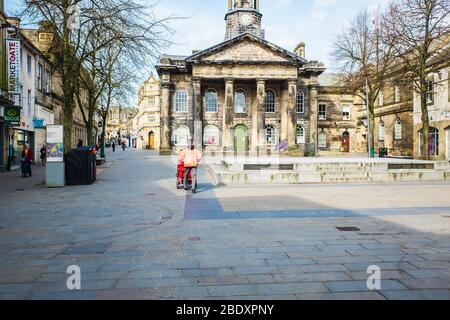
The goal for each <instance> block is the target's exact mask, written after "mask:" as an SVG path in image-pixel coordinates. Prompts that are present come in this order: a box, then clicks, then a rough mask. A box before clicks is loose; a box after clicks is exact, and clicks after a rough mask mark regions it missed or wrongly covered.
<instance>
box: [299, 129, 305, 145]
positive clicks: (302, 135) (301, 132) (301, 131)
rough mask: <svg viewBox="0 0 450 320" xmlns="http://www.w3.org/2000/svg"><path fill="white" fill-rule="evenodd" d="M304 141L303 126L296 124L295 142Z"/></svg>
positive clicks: (300, 142)
mask: <svg viewBox="0 0 450 320" xmlns="http://www.w3.org/2000/svg"><path fill="white" fill-rule="evenodd" d="M304 143H305V128H303V126H302V125H298V126H297V144H304Z"/></svg>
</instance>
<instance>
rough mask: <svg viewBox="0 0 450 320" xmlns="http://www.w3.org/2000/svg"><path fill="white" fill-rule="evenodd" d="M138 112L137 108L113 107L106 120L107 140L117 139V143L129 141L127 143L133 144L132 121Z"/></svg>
mask: <svg viewBox="0 0 450 320" xmlns="http://www.w3.org/2000/svg"><path fill="white" fill-rule="evenodd" d="M136 113H137V109H136V108H124V107H121V106H114V107H112V108H111V110H110V112H109V114H108V119H107V121H106V129H105V134H106V135H105V136H106V141H115V142H116V143H120V142H122V141H127V144H128V145H129V146H131V141H132V139H133V137H132V136H131V131H130V129H131V124H130V123H131V121H132V119H133V118H134V116H135V115H136Z"/></svg>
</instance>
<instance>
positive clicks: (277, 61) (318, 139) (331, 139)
mask: <svg viewBox="0 0 450 320" xmlns="http://www.w3.org/2000/svg"><path fill="white" fill-rule="evenodd" d="M225 21H226V35H225V40H224V42H222V43H219V44H217V45H214V46H212V47H210V48H208V49H205V50H202V51H198V52H194V53H193V54H192V55H191V56H173V55H163V56H162V57H161V59H160V62H159V64H158V65H157V71H158V74H159V77H160V82H161V84H160V85H161V148H160V150H161V153H162V154H167V153H170V152H172V151H173V150H178V149H180V148H183V147H185V146H186V145H187V144H188V143H190V142H191V141H192V142H194V143H195V144H196V145H197V147H203V148H204V149H206V150H210V149H213V150H217V151H230V152H232V151H235V152H257V151H259V152H261V150H262V151H263V152H265V151H267V150H268V149H275V148H276V146H277V145H278V144H279V143H280V142H284V143H283V144H287V145H288V146H289V149H291V150H299V152H298V153H299V154H304V155H305V156H314V155H316V154H317V153H318V152H343V153H350V152H365V151H366V149H364V148H366V147H365V142H364V141H362V142H360V141H358V140H357V139H356V134H357V130H358V128H357V125H356V122H357V121H356V114H357V111H358V110H357V108H360V105H361V103H360V102H359V101H357V100H356V98H355V97H353V96H345V95H343V94H341V93H338V92H340V91H339V90H334V89H333V88H335V87H336V86H338V85H335V84H331V85H329V84H328V83H326V84H325V85H321V83H320V79H321V74H322V73H324V71H325V67H324V65H323V64H322V63H319V62H318V61H308V60H306V59H305V45H304V43H300V44H299V45H298V46H297V48H295V50H294V51H293V52H291V51H288V50H286V49H283V48H281V47H279V46H277V45H275V44H273V43H270V42H268V41H266V40H265V32H264V30H263V29H262V14H261V12H260V10H259V0H255V1H249V0H241V1H236V0H235V1H232V0H229V1H228V12H227V13H226V15H225Z"/></svg>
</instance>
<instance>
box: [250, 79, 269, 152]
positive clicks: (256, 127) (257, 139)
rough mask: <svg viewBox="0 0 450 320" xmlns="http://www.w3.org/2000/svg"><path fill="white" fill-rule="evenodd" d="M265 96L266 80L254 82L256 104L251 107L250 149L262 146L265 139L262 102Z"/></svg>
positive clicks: (256, 149) (253, 149)
mask: <svg viewBox="0 0 450 320" xmlns="http://www.w3.org/2000/svg"><path fill="white" fill-rule="evenodd" d="M265 98H266V81H265V80H258V81H257V82H256V104H255V106H254V107H253V108H252V110H251V112H252V142H251V144H252V145H251V150H252V151H253V152H255V151H258V147H264V146H265V144H266V139H265V125H266V121H265V110H264V102H265Z"/></svg>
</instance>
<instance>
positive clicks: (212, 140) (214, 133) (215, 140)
mask: <svg viewBox="0 0 450 320" xmlns="http://www.w3.org/2000/svg"><path fill="white" fill-rule="evenodd" d="M203 144H204V145H205V146H218V145H219V144H220V130H219V128H218V127H216V126H213V125H211V126H207V127H206V128H205V133H204V134H203Z"/></svg>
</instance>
